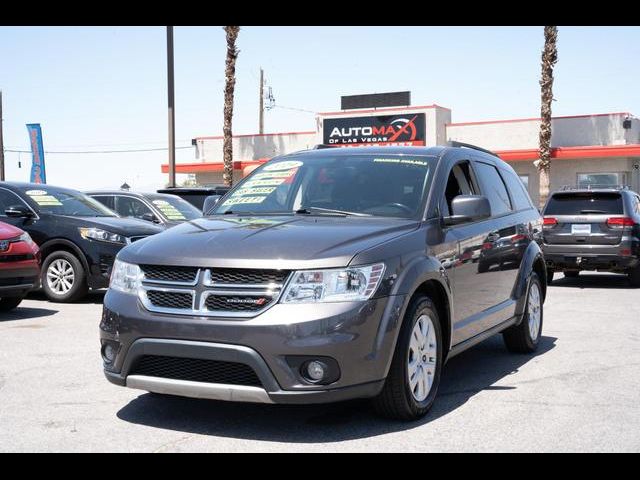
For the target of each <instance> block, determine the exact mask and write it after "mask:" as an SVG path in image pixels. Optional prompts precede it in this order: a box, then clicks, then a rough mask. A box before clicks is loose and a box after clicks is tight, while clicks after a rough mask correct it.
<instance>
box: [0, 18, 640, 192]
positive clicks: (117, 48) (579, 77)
mask: <svg viewBox="0 0 640 480" xmlns="http://www.w3.org/2000/svg"><path fill="white" fill-rule="evenodd" d="M174 41H175V77H176V138H177V144H178V146H189V145H190V142H191V138H193V137H195V136H199V135H219V134H221V132H222V106H223V88H224V59H225V53H226V52H225V38H224V32H223V30H222V28H221V27H176V28H175V31H174ZM542 43H543V36H542V28H541V27H513V28H507V27H451V28H449V27H243V28H242V30H241V31H240V35H239V38H238V46H239V48H240V55H239V57H238V63H237V79H238V80H237V84H236V101H235V114H234V132H235V133H237V134H244V133H254V132H257V128H258V127H257V126H258V118H257V112H258V94H257V90H258V79H259V69H260V66H262V67H263V68H264V70H265V75H266V78H267V82H268V84H269V85H270V86H271V87H272V88H273V94H274V97H275V99H276V105H280V106H283V107H292V108H298V109H303V110H309V111H311V112H317V111H330V110H335V109H339V104H340V95H345V94H356V93H370V92H384V91H396V90H411V92H412V102H413V104H414V105H419V104H432V103H437V104H439V105H442V106H446V107H449V108H451V109H452V111H453V112H452V115H453V121H454V122H461V121H475V120H490V119H504V118H518V117H535V116H538V113H539V85H538V79H539V68H540V67H539V64H540V51H541V47H542ZM558 50H559V61H558V64H557V67H556V83H555V88H554V96H555V98H556V102H554V105H553V112H554V115H573V114H584V113H600V112H614V111H630V112H632V113H635V114H636V115H640V95H638V93H637V89H638V78H640V62H639V61H638V59H639V58H640V28H638V27H597V28H596V27H559V35H558ZM0 58H1V59H2V68H0V89H1V90H2V91H3V97H4V142H5V148H6V149H14V148H16V147H18V148H23V149H28V142H27V130H26V127H25V124H26V123H32V122H33V123H37V122H39V123H41V124H42V128H43V133H44V144H45V150H52V151H53V150H65V151H67V150H72V151H78V150H105V149H106V150H114V149H118V150H119V149H139V148H162V147H166V145H167V111H166V107H167V96H166V36H165V28H164V27H0ZM313 129H314V115H313V113H309V112H300V111H295V110H288V109H284V108H275V109H273V110H270V111H268V112H266V116H265V130H266V132H279V131H280V132H282V131H298V130H313ZM5 157H6V163H7V168H6V171H7V178H8V179H9V180H28V176H29V167H30V155H29V154H21V155H20V156H19V155H18V154H17V153H12V152H7V153H6V156H5ZM194 158H195V152H194V150H193V149H191V148H189V149H184V150H178V153H177V159H178V162H189V161H193V160H194ZM18 160H21V161H22V168H21V169H19V168H18ZM46 161H47V176H48V181H49V183H51V184H58V185H65V186H70V187H74V188H78V189H84V188H100V187H105V188H107V187H109V188H110V187H117V186H119V185H120V184H121V183H122V182H123V181H127V182H128V183H130V184H132V185H133V186H134V187H136V188H141V189H147V190H150V189H153V188H156V187H159V186H162V185H163V184H164V182H166V180H167V179H166V175H162V174H161V173H160V164H161V163H166V161H167V153H166V152H164V151H159V152H144V153H127V154H87V155H82V154H50V155H47V157H46Z"/></svg>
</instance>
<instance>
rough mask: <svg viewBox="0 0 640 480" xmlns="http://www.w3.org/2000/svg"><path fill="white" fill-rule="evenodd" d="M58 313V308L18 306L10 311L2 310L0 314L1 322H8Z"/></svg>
mask: <svg viewBox="0 0 640 480" xmlns="http://www.w3.org/2000/svg"><path fill="white" fill-rule="evenodd" d="M56 313H58V310H50V309H48V308H30V307H18V308H16V309H15V310H12V311H10V312H2V315H0V323H1V322H10V321H13V320H31V319H34V318H40V317H49V316H51V315H55V314H56Z"/></svg>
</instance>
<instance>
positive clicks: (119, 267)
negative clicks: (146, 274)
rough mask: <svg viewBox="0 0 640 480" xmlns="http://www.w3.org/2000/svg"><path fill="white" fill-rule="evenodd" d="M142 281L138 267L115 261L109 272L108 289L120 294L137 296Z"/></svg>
mask: <svg viewBox="0 0 640 480" xmlns="http://www.w3.org/2000/svg"><path fill="white" fill-rule="evenodd" d="M141 280H142V271H141V270H140V267H139V266H138V265H134V264H132V263H126V262H121V261H120V260H116V261H115V262H114V264H113V269H112V270H111V282H110V283H109V288H112V289H114V290H117V291H118V292H122V293H130V294H133V295H137V294H138V288H139V287H140V283H141Z"/></svg>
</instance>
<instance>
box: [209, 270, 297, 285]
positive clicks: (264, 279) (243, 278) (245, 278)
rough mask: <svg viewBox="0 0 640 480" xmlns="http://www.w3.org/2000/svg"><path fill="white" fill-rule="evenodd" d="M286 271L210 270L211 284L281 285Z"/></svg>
mask: <svg viewBox="0 0 640 480" xmlns="http://www.w3.org/2000/svg"><path fill="white" fill-rule="evenodd" d="M289 273H290V272H289V271H288V270H259V269H250V268H212V269H211V282H212V283H224V284H229V285H238V286H239V287H241V286H242V285H243V284H244V285H260V284H269V283H276V284H282V283H284V281H285V280H286V279H287V277H288V276H289Z"/></svg>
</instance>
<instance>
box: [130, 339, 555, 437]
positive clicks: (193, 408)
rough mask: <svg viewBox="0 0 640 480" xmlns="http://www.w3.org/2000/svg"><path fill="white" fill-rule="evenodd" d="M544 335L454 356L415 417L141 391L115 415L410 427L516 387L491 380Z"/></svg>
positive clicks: (331, 428)
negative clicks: (426, 407) (487, 393)
mask: <svg viewBox="0 0 640 480" xmlns="http://www.w3.org/2000/svg"><path fill="white" fill-rule="evenodd" d="M556 340H557V339H556V338H554V337H544V336H543V337H542V338H541V340H540V342H541V343H540V347H539V350H538V352H537V353H536V354H535V355H517V354H511V353H509V352H507V350H506V348H505V347H504V345H503V343H502V337H501V336H494V337H492V338H490V339H488V340H487V341H485V342H484V343H482V344H480V345H478V346H476V347H474V348H472V349H471V350H468V351H466V352H464V353H462V354H461V355H459V356H457V357H455V358H452V359H451V361H450V362H448V363H447V365H446V367H445V368H444V371H443V376H442V381H441V384H440V391H439V393H438V397H437V399H436V402H435V404H434V406H433V408H432V409H431V411H430V412H429V414H428V415H427V416H426V417H425V418H423V419H421V420H419V421H416V422H398V421H390V420H386V419H384V418H380V417H378V416H376V414H375V412H374V411H373V409H372V408H371V405H370V403H369V401H367V400H354V401H350V402H343V403H336V404H328V405H291V406H289V405H262V404H248V403H230V402H216V401H210V400H197V399H190V398H182V397H169V396H162V395H155V394H150V393H147V394H143V395H141V396H139V397H137V398H136V399H134V400H132V401H131V402H129V403H128V404H127V405H125V406H124V407H123V408H122V409H121V410H120V411H118V413H117V416H118V418H119V419H121V420H124V421H126V422H130V423H134V424H140V425H146V426H153V427H157V428H164V429H169V430H176V431H180V432H187V433H195V434H201V435H215V436H219V437H230V438H240V439H249V440H262V441H272V442H287V443H289V442H291V443H328V442H340V441H344V440H351V439H357V438H366V437H373V436H377V435H383V434H386V433H390V432H395V431H403V430H409V429H412V428H416V427H419V426H421V425H424V424H428V423H429V422H431V421H433V420H436V419H438V418H440V417H442V416H444V415H447V414H448V413H450V412H452V411H454V410H455V409H457V408H459V407H460V406H462V405H464V404H465V403H466V402H467V401H468V400H469V399H470V398H471V397H473V396H474V395H475V394H477V393H479V392H481V391H483V390H496V391H503V390H512V389H515V388H516V387H515V386H509V385H504V386H496V387H494V386H493V385H494V384H495V383H496V382H498V381H499V380H502V379H503V378H505V377H507V376H509V375H512V374H513V373H516V372H517V371H518V370H519V369H520V368H521V367H522V366H523V365H524V364H526V363H527V362H528V361H529V360H531V359H532V358H534V357H535V356H536V355H541V354H544V353H545V352H547V351H549V350H551V349H552V348H554V346H555V342H556Z"/></svg>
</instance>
